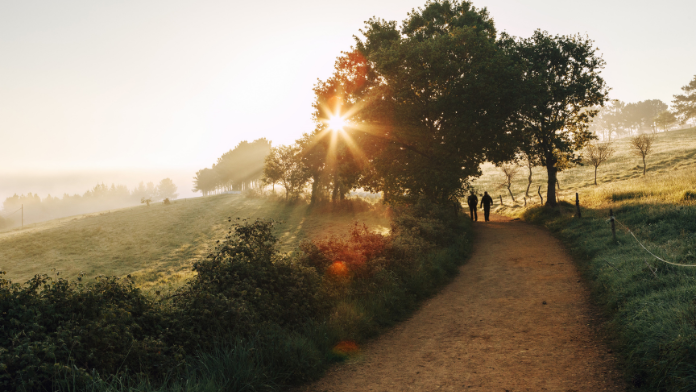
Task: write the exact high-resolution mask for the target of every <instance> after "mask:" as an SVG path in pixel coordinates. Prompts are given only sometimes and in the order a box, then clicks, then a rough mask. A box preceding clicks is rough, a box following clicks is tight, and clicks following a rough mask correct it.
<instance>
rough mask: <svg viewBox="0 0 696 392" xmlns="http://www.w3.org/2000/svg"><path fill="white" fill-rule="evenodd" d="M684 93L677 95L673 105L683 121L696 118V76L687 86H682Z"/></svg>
mask: <svg viewBox="0 0 696 392" xmlns="http://www.w3.org/2000/svg"><path fill="white" fill-rule="evenodd" d="M682 91H684V94H680V95H675V96H674V101H672V106H674V111H675V113H676V115H677V116H678V117H679V119H680V120H681V122H682V123H685V122H687V121H689V120H690V119H694V118H696V76H694V78H693V80H691V82H689V84H687V85H686V86H684V87H682Z"/></svg>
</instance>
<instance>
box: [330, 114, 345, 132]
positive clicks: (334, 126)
mask: <svg viewBox="0 0 696 392" xmlns="http://www.w3.org/2000/svg"><path fill="white" fill-rule="evenodd" d="M326 123H327V124H328V126H329V129H330V130H332V131H343V128H344V127H345V126H346V120H344V119H343V118H341V117H340V116H331V117H329V119H328V121H326Z"/></svg>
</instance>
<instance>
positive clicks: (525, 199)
mask: <svg viewBox="0 0 696 392" xmlns="http://www.w3.org/2000/svg"><path fill="white" fill-rule="evenodd" d="M524 206H525V207H527V196H524Z"/></svg>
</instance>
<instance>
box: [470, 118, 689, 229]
mask: <svg viewBox="0 0 696 392" xmlns="http://www.w3.org/2000/svg"><path fill="white" fill-rule="evenodd" d="M629 143H630V141H629V139H628V138H623V139H618V140H616V141H615V142H614V148H615V149H616V153H615V154H614V156H613V157H612V158H611V159H610V160H608V161H607V162H605V163H604V164H603V165H602V166H600V167H599V170H598V173H597V184H598V185H597V186H595V185H594V167H593V166H591V165H589V166H588V165H584V166H578V167H574V168H572V169H569V170H566V171H563V172H561V173H559V175H558V178H559V181H560V185H561V192H560V198H561V200H567V201H572V202H574V200H575V193H576V192H577V193H579V194H580V199H581V203H582V204H583V205H596V204H597V203H600V204H601V203H602V201H603V200H606V198H607V196H608V195H611V194H613V193H614V192H624V191H628V189H629V188H631V189H634V190H635V189H639V188H640V189H642V188H643V187H644V185H643V184H645V185H646V186H653V187H654V186H657V187H662V186H667V187H670V189H671V187H674V186H676V187H681V188H683V189H686V188H688V187H689V186H690V185H689V184H686V183H684V184H681V185H680V184H679V183H681V182H683V181H682V180H681V178H682V176H684V175H686V176H688V175H689V173H690V172H693V171H696V128H691V129H686V130H680V131H672V132H666V133H659V134H658V136H657V139H656V142H655V146H654V153H653V154H651V155H650V156H648V158H647V166H648V171H647V175H646V177H645V180H647V181H648V182H645V181H644V178H643V167H642V161H641V159H640V158H639V157H637V156H635V155H633V153H632V152H631V150H630V148H629ZM482 170H483V176H481V178H480V179H478V180H477V181H475V182H474V183H473V186H474V187H475V188H476V190H477V192H479V193H483V191H488V193H489V194H491V196H492V197H493V199H494V202H495V204H499V200H500V199H499V195H502V197H503V204H504V205H505V208H504V210H502V211H501V212H504V213H506V214H513V215H514V214H520V213H521V212H522V210H523V207H524V199H523V197H524V196H525V190H526V188H527V176H528V171H527V169H526V168H521V170H520V172H519V175H518V177H517V178H516V180H515V181H514V183H513V186H512V192H513V194H514V195H515V199H516V202H515V203H513V202H512V200H511V199H510V195H509V194H508V191H507V189H504V188H502V187H501V186H500V185H499V184H500V183H502V182H503V176H502V174H501V172H500V169H498V168H496V167H495V166H493V165H491V164H486V165H484V166H483V167H482ZM546 181H547V176H546V170H545V169H544V168H542V167H536V168H534V169H533V175H532V186H531V187H530V190H529V195H530V197H531V198H527V205H529V204H535V203H536V204H537V205H538V204H539V196H538V195H537V189H538V187H539V186H541V193H542V195H543V197H544V200H545V199H546ZM651 181H658V182H659V184H656V183H652V182H651ZM668 184H672V185H668ZM691 184H692V185H691V186H692V187H693V182H692V183H691ZM648 192H649V193H650V192H652V191H651V190H648ZM652 193H654V194H658V193H659V194H666V193H665V192H662V193H660V192H657V193H655V192H652ZM652 193H651V194H652ZM667 193H669V194H670V195H672V196H670V197H677V198H678V196H674V195H675V193H674V192H671V191H670V192H667ZM588 203H589V204H588ZM498 207H499V206H498Z"/></svg>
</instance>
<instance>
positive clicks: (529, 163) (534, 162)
mask: <svg viewBox="0 0 696 392" xmlns="http://www.w3.org/2000/svg"><path fill="white" fill-rule="evenodd" d="M524 166H525V167H526V168H527V170H528V171H529V173H527V174H528V175H527V190H526V191H525V192H524V196H525V197H529V188H530V187H531V186H532V174H533V169H534V167H536V166H539V160H538V159H534V157H530V156H529V155H527V154H524Z"/></svg>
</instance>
